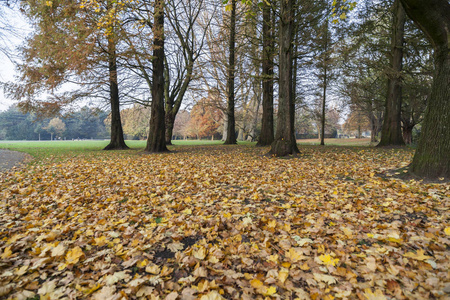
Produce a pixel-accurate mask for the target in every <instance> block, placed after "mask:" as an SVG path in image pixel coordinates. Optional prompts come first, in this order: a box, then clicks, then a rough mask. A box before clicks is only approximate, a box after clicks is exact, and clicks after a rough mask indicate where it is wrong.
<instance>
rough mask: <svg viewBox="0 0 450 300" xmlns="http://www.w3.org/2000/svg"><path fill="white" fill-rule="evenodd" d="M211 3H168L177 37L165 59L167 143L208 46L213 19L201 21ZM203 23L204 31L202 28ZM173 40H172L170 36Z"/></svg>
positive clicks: (170, 18)
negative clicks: (207, 40)
mask: <svg viewBox="0 0 450 300" xmlns="http://www.w3.org/2000/svg"><path fill="white" fill-rule="evenodd" d="M206 5H207V2H206V1H204V0H196V1H192V0H191V1H186V0H181V1H167V4H166V14H167V15H168V18H167V19H168V23H169V24H170V28H168V29H167V30H169V31H171V32H172V35H173V36H174V37H173V38H171V40H172V45H171V46H172V47H174V48H175V49H173V50H172V51H173V52H172V53H171V54H170V55H166V56H165V64H164V72H165V73H164V74H165V75H164V77H165V86H164V95H165V112H166V116H165V118H166V124H165V125H166V144H167V145H170V144H171V139H172V134H173V128H174V122H175V118H176V115H177V114H178V111H179V110H180V107H181V103H182V101H183V98H184V96H185V94H186V92H187V90H188V88H189V85H190V84H191V82H192V80H194V79H195V76H196V71H195V66H194V64H195V63H196V62H197V60H198V58H199V57H200V55H201V54H202V51H203V47H204V45H205V35H206V31H207V28H208V27H209V26H210V22H211V20H212V17H211V16H209V17H204V18H201V17H202V15H201V12H202V11H203V10H204V9H206ZM200 23H202V24H203V28H200ZM167 38H170V37H166V39H167Z"/></svg>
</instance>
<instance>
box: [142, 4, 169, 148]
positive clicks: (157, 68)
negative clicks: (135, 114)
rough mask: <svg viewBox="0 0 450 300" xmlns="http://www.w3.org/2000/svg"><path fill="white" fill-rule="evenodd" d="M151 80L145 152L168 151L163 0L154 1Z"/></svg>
mask: <svg viewBox="0 0 450 300" xmlns="http://www.w3.org/2000/svg"><path fill="white" fill-rule="evenodd" d="M152 31H153V35H154V41H153V62H152V67H153V82H152V110H151V117H150V131H149V134H148V138H147V147H146V148H145V151H147V152H165V151H168V150H167V147H166V139H165V133H166V129H165V112H164V0H156V1H155V12H154V24H153V28H152Z"/></svg>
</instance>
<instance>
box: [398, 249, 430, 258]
mask: <svg viewBox="0 0 450 300" xmlns="http://www.w3.org/2000/svg"><path fill="white" fill-rule="evenodd" d="M403 256H404V257H409V258H412V259H416V260H426V259H430V258H433V257H432V256H428V255H425V251H424V250H423V249H420V250H417V253H414V252H408V253H406V254H404V255H403Z"/></svg>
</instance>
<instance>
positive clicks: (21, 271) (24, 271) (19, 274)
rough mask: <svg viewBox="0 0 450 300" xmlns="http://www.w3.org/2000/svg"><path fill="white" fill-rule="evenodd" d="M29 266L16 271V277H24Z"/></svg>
mask: <svg viewBox="0 0 450 300" xmlns="http://www.w3.org/2000/svg"><path fill="white" fill-rule="evenodd" d="M27 269H28V266H22V267H20V268H19V269H16V271H15V272H14V273H16V275H18V276H22V275H23V274H25V273H26V272H27Z"/></svg>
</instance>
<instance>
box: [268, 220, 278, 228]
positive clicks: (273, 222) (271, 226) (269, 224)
mask: <svg viewBox="0 0 450 300" xmlns="http://www.w3.org/2000/svg"><path fill="white" fill-rule="evenodd" d="M267 226H268V227H269V228H275V227H277V221H276V220H272V221H269V223H267Z"/></svg>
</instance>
